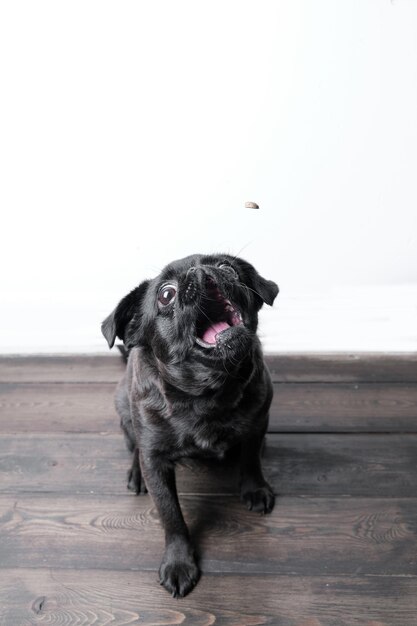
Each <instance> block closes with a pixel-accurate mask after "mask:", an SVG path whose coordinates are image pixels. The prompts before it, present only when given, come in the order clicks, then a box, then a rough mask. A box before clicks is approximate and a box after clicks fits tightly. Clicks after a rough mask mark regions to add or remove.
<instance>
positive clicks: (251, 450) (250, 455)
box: [240, 432, 275, 513]
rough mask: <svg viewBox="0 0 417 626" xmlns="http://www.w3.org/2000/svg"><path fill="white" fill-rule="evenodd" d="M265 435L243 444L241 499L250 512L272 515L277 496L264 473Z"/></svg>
mask: <svg viewBox="0 0 417 626" xmlns="http://www.w3.org/2000/svg"><path fill="white" fill-rule="evenodd" d="M263 442H264V433H263V432H262V433H259V434H257V435H255V436H253V437H252V438H251V439H250V440H245V441H244V442H243V443H242V452H241V483H240V498H241V500H242V502H244V503H245V504H246V506H247V508H248V509H249V510H250V511H256V512H258V513H270V512H271V511H272V509H273V508H274V504H275V496H274V492H273V491H272V487H271V486H270V485H269V484H268V483H267V481H266V480H265V478H264V475H263V472H262V465H261V451H262V446H263Z"/></svg>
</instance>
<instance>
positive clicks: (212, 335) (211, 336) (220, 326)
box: [202, 322, 230, 343]
mask: <svg viewBox="0 0 417 626" xmlns="http://www.w3.org/2000/svg"><path fill="white" fill-rule="evenodd" d="M226 328H230V326H229V324H228V323H227V322H216V324H213V326H210V327H209V328H207V330H206V331H205V333H204V335H203V337H202V339H203V341H205V342H206V343H216V335H217V334H218V333H221V332H222V330H226Z"/></svg>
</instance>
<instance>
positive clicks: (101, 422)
mask: <svg viewBox="0 0 417 626" xmlns="http://www.w3.org/2000/svg"><path fill="white" fill-rule="evenodd" d="M274 387H275V392H274V398H273V402H272V407H271V415H270V425H269V430H270V432H417V384H415V385H411V384H409V383H393V384H388V383H386V384H380V383H378V384H369V383H362V384H359V383H332V384H324V383H296V384H292V383H276V384H275V385H274ZM115 389H116V384H114V383H88V384H81V383H58V384H52V383H3V384H0V413H1V420H0V433H13V432H15V433H20V432H21V433H24V432H45V433H48V432H67V433H76V432H85V433H87V432H101V431H108V432H118V430H119V419H118V417H117V414H116V411H115V409H114V393H115Z"/></svg>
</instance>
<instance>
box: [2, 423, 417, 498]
mask: <svg viewBox="0 0 417 626" xmlns="http://www.w3.org/2000/svg"><path fill="white" fill-rule="evenodd" d="M416 459H417V435H373V436H370V435H357V434H352V435H351V434H349V435H327V434H326V435H324V434H310V435H301V434H283V435H269V436H268V439H267V445H266V450H265V454H264V461H263V465H264V469H265V474H266V476H267V477H268V479H269V480H270V482H271V484H272V485H273V487H274V490H275V492H276V493H278V494H280V495H307V496H310V495H316V496H337V495H343V496H369V497H371V498H372V497H397V496H398V497H413V496H415V495H416V489H415V486H416V484H417V462H416ZM129 466H130V456H129V454H128V452H127V451H126V449H125V446H124V441H123V438H122V436H121V435H115V434H111V435H99V434H96V435H91V434H82V435H70V434H68V435H48V436H44V435H16V436H15V435H3V436H2V437H1V438H0V493H9V494H19V493H25V492H30V493H33V492H37V493H69V494H70V493H80V494H89V493H94V494H115V495H120V496H123V495H124V494H125V493H126V472H127V469H128V468H129ZM177 474H178V489H179V492H180V493H183V494H194V493H208V494H210V493H211V494H234V493H236V491H237V487H236V486H237V484H238V473H237V468H236V467H235V466H234V465H232V464H229V465H224V464H214V463H212V464H204V465H203V464H197V463H191V462H188V463H187V466H186V467H179V468H178V472H177Z"/></svg>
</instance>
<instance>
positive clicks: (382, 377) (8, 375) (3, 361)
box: [0, 350, 417, 383]
mask: <svg viewBox="0 0 417 626" xmlns="http://www.w3.org/2000/svg"><path fill="white" fill-rule="evenodd" d="M265 358H266V362H267V364H268V367H269V368H270V371H271V374H272V377H273V380H274V381H275V382H411V383H415V382H416V381H417V354H416V353H415V352H414V353H413V352H410V353H398V354H396V353H390V354H384V353H356V354H346V353H327V354H326V353H320V354H316V353H310V354H309V353H307V354H305V353H302V354H297V353H293V354H291V353H289V354H286V353H282V354H275V355H270V354H269V355H266V357H265ZM124 367H125V366H124V364H123V361H122V359H121V358H120V356H119V355H118V353H117V351H116V350H115V351H114V352H112V353H109V354H100V355H64V356H58V355H54V356H48V355H42V356H0V382H114V383H115V382H117V381H118V380H119V379H120V376H121V375H122V373H123V371H124Z"/></svg>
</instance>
